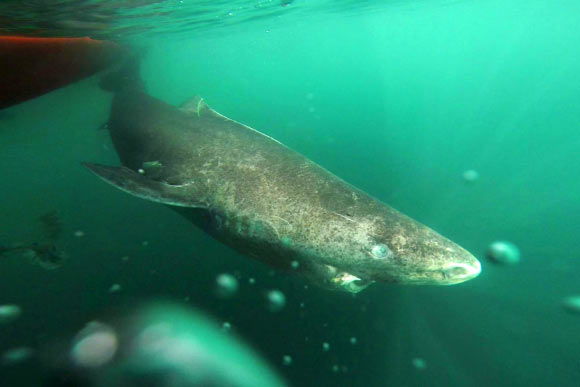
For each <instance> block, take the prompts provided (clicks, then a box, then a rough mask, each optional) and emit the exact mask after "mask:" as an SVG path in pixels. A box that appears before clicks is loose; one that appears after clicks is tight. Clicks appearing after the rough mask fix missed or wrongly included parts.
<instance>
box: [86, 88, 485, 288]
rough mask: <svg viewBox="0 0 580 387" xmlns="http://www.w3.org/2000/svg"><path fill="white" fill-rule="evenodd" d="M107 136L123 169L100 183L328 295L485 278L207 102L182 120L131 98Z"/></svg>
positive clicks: (471, 263)
mask: <svg viewBox="0 0 580 387" xmlns="http://www.w3.org/2000/svg"><path fill="white" fill-rule="evenodd" d="M108 127H109V130H110V133H111V137H112V139H113V142H114V145H115V148H116V150H117V152H118V154H119V157H120V159H121V162H122V164H123V167H104V166H100V165H96V164H86V165H87V166H88V167H89V168H90V169H91V170H92V171H93V172H94V173H96V174H97V175H99V176H100V177H101V178H103V179H104V180H106V181H107V182H109V183H111V184H113V185H115V186H117V187H118V188H120V189H122V190H125V191H127V192H129V193H131V194H134V195H136V196H140V197H143V198H146V199H149V200H154V201H158V202H161V203H164V204H168V205H171V206H174V207H176V208H175V209H177V210H178V211H179V212H180V213H181V214H182V215H184V216H186V217H187V218H189V219H190V220H192V221H193V222H194V223H196V224H198V225H199V226H201V227H203V228H204V229H205V230H206V231H208V232H209V233H210V234H212V235H213V236H214V237H215V238H216V239H218V240H220V241H222V242H223V243H225V244H227V245H229V246H231V247H233V248H234V249H236V250H238V251H240V252H242V253H244V254H246V255H249V256H251V257H254V258H257V259H259V260H262V261H265V262H267V263H269V264H271V265H274V266H277V267H290V266H291V263H292V262H293V261H296V262H297V263H298V269H297V270H298V271H300V272H302V274H304V275H306V276H307V277H309V278H310V279H311V280H313V281H314V282H316V283H318V284H319V285H322V286H324V287H330V288H334V289H341V290H346V291H351V292H357V291H360V290H361V289H363V288H364V287H366V286H367V285H368V284H370V283H372V282H374V281H380V282H400V283H418V284H452V283H458V282H463V281H465V280H468V279H470V278H473V277H475V276H476V275H477V274H478V273H479V271H480V265H479V262H478V261H477V260H476V259H475V258H474V257H473V256H472V255H471V254H469V253H468V252H467V251H466V250H464V249H462V248H461V247H460V246H458V245H456V244H455V243H453V242H451V241H450V240H448V239H446V238H444V237H442V236H441V235H439V234H437V233H436V232H434V231H433V230H431V229H429V228H428V227H426V226H424V225H422V224H420V223H418V222H416V221H414V220H412V219H410V218H409V217H407V216H405V215H403V214H401V213H400V212H398V211H396V210H394V209H392V208H391V207H389V206H387V205H386V204H384V203H382V202H380V201H378V200H376V199H374V198H373V197H371V196H369V195H368V194H366V193H364V192H362V191H361V190H359V189H357V188H355V187H353V186H352V185H350V184H348V183H346V182H345V181H343V180H342V179H340V178H338V177H337V176H335V175H333V174H332V173H330V172H329V171H327V170H325V169H323V168H322V167H320V166H318V165H317V164H315V163H314V162H312V161H310V160H309V159H307V158H306V157H304V156H302V155H300V154H299V153H297V152H294V151H292V150H291V149H289V148H287V147H285V146H284V145H282V144H281V143H279V142H278V141H276V140H274V139H273V138H271V137H269V136H266V135H264V134H262V133H260V132H258V131H256V130H254V129H252V128H249V127H247V126H245V125H242V124H240V123H238V122H235V121H233V120H230V119H228V118H226V117H224V116H222V115H220V114H219V113H217V112H215V111H213V110H212V109H210V108H209V107H208V106H207V105H206V104H205V103H204V102H203V100H202V99H201V98H193V99H192V100H190V101H188V102H186V104H184V105H183V106H182V107H181V108H176V107H173V106H171V105H168V104H166V103H165V102H163V101H160V100H158V99H155V98H153V97H151V96H149V95H148V94H146V93H145V92H143V91H142V90H141V89H139V88H126V89H125V90H122V91H119V92H117V93H116V95H115V97H114V100H113V106H112V112H111V117H110V121H109V125H108ZM294 267H296V264H294Z"/></svg>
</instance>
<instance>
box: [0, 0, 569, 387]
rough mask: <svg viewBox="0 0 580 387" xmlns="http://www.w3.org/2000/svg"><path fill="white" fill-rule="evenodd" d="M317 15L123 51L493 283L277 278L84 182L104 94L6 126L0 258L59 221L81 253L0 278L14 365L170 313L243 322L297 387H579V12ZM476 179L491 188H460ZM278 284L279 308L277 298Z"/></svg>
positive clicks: (16, 375)
mask: <svg viewBox="0 0 580 387" xmlns="http://www.w3.org/2000/svg"><path fill="white" fill-rule="evenodd" d="M111 3H112V2H111ZM242 3H243V2H242ZM312 4H313V5H316V6H317V7H316V12H314V11H312V12H311V13H309V10H310V9H309V8H308V6H309V4H308V3H307V2H299V1H295V2H294V3H292V4H289V5H288V6H286V7H280V6H277V7H272V8H268V11H267V12H266V11H264V12H262V11H261V12H259V13H258V14H257V15H256V16H255V20H254V17H253V16H252V15H251V14H248V13H246V14H245V15H246V16H245V17H244V19H243V20H240V22H239V23H230V24H227V25H225V26H224V25H223V24H224V23H218V24H219V26H215V28H216V30H214V29H213V28H214V26H205V25H203V24H201V25H202V26H204V27H203V28H202V27H200V26H199V25H198V26H197V27H196V28H192V29H191V30H188V29H185V28H181V26H182V25H183V24H178V26H179V28H177V27H176V28H175V31H174V32H175V34H172V29H171V27H167V24H166V22H165V21H164V24H163V27H162V28H161V29H162V30H163V33H157V34H155V33H147V34H146V35H140V33H139V31H137V32H136V33H133V34H131V35H126V36H123V35H122V34H121V33H119V35H120V38H121V39H122V40H127V41H130V42H131V43H133V44H136V45H138V46H140V47H143V48H144V49H145V51H146V55H145V58H144V61H143V68H142V72H143V78H144V80H145V83H146V85H147V88H148V91H149V92H150V93H151V94H152V95H153V96H155V97H158V98H160V99H162V100H165V101H167V102H169V103H171V104H174V105H178V104H180V103H182V102H183V101H185V100H186V99H188V98H189V97H191V96H193V95H196V94H199V95H202V96H203V97H204V98H205V100H206V101H207V103H208V104H209V105H210V106H211V107H213V108H214V109H215V110H217V111H218V112H220V113H222V114H224V115H226V116H228V117H231V118H233V119H235V120H237V121H240V122H243V123H245V124H247V125H249V126H252V127H254V128H256V129H259V130H261V131H262V132H264V133H266V134H268V135H270V136H272V137H274V138H276V139H278V140H280V141H281V142H282V143H284V144H285V145H287V146H289V147H291V148H292V149H294V150H296V151H298V152H300V153H302V154H304V155H306V156H307V157H309V158H311V159H312V160H314V161H315V162H317V163H319V164H321V165H322V166H324V167H325V168H327V169H329V170H330V171H331V172H333V173H335V174H337V175H339V176H340V177H342V178H344V179H345V180H347V181H348V182H350V183H352V184H354V185H355V186H357V187H359V188H361V189H363V190H365V191H366V192H368V193H370V194H372V195H373V196H375V197H377V198H379V199H380V200H382V201H384V202H386V203H388V204H389V205H391V206H393V207H394V208H396V209H398V210H400V211H402V212H404V213H405V214H407V215H409V216H411V217H412V218H414V219H416V220H418V221H420V222H422V223H424V224H426V225H428V226H430V227H431V228H433V229H435V230H437V231H438V232H440V233H441V234H443V235H445V236H447V237H449V238H450V239H452V240H453V241H455V242H457V243H458V244H460V245H461V246H463V247H465V248H466V249H467V250H469V251H471V252H472V253H473V254H474V255H476V256H477V257H478V258H479V259H480V260H481V261H482V264H483V270H482V274H481V275H480V276H479V277H478V278H476V279H474V280H472V281H469V282H467V283H464V284H460V285H456V286H451V287H403V286H396V285H384V284H375V285H373V286H371V287H369V288H368V289H367V290H365V291H364V292H362V293H359V294H357V295H356V296H351V295H348V294H341V293H333V292H329V291H326V290H323V289H318V288H317V287H315V286H312V285H309V286H308V288H307V289H305V288H304V286H305V285H307V283H306V282H304V281H303V280H302V279H301V278H298V277H294V276H290V275H286V274H283V273H272V272H271V271H270V269H269V268H267V267H265V266H263V265H261V264H259V263H256V262H254V261H252V260H250V259H248V258H247V257H244V256H241V255H239V254H236V253H234V252H233V251H232V250H230V249H229V248H227V247H225V246H223V245H221V244H219V243H218V242H216V241H214V240H212V239H211V238H210V237H209V236H207V235H206V234H204V233H203V232H202V231H200V230H198V229H196V228H194V227H193V226H192V225H191V224H189V223H188V222H187V221H186V220H184V219H182V218H181V217H179V216H177V215H176V214H175V213H174V212H172V211H170V210H168V209H167V208H165V207H163V206H161V205H158V204H155V203H151V202H147V201H144V200H138V199H136V198H134V197H131V196H129V195H126V194H124V193H122V192H121V191H118V190H114V189H113V188H111V187H110V186H108V185H106V184H103V183H102V182H101V181H100V180H99V179H97V178H95V177H94V176H92V175H91V174H90V173H88V172H87V171H86V170H85V169H84V168H82V167H81V165H80V162H81V161H93V162H101V163H104V164H116V163H118V161H117V158H116V156H115V153H114V150H113V147H112V145H111V144H110V140H109V139H108V133H107V131H106V130H99V127H100V126H101V125H102V124H103V123H104V122H106V121H107V117H108V110H109V107H110V106H109V104H110V100H111V95H110V94H107V93H105V92H103V91H101V90H100V89H99V88H98V87H97V82H98V77H94V78H91V79H88V80H85V81H82V82H79V83H77V84H74V85H72V86H69V87H67V88H63V89H60V90H57V91H55V92H53V93H50V94H48V95H45V96H43V97H41V98H38V99H35V100H32V101H28V102H26V103H24V104H21V105H18V106H16V107H13V108H10V109H7V110H4V111H2V112H0V151H1V154H2V159H1V160H2V163H0V176H2V178H3V179H2V183H0V198H2V201H1V204H0V216H1V219H2V221H1V224H0V245H7V244H10V243H16V242H21V241H31V240H36V238H38V233H39V231H38V226H37V221H36V218H37V217H38V216H40V215H42V214H44V213H47V212H50V211H53V210H56V211H57V212H58V214H59V217H60V219H61V222H62V227H63V230H64V232H63V237H62V239H61V240H60V241H59V247H60V248H62V249H63V250H64V251H65V252H66V254H67V260H66V261H65V262H64V264H63V265H62V267H61V268H59V269H57V270H53V271H46V270H44V269H42V268H39V267H38V266H35V265H30V264H28V263H27V262H25V261H24V260H20V259H15V258H14V257H9V258H6V259H3V260H2V261H1V262H0V304H8V303H10V304H17V305H19V306H21V307H22V309H23V314H22V316H21V317H20V318H19V319H18V320H17V321H16V322H13V323H11V324H6V325H0V351H3V350H5V349H8V348H12V347H17V346H22V345H26V346H30V347H33V348H36V349H39V351H40V350H41V349H42V348H44V347H47V346H49V347H50V346H51V345H52V344H53V343H54V342H59V341H61V340H65V341H66V340H70V337H72V335H74V333H75V332H76V331H78V330H79V329H80V328H81V327H82V326H83V325H84V324H85V323H86V322H87V321H90V320H93V319H96V318H99V316H101V315H102V313H105V312H107V311H109V310H111V309H121V308H124V307H125V306H127V305H133V304H135V303H137V302H140V301H143V300H146V299H150V298H158V297H164V298H168V299H172V300H176V301H180V300H181V301H184V302H187V303H188V304H190V305H195V306H197V307H199V308H201V309H202V310H205V311H207V312H208V313H210V314H211V315H213V316H215V317H216V318H217V319H218V320H219V321H228V322H230V323H231V325H232V327H233V329H234V330H235V331H236V332H237V333H238V334H239V335H240V336H242V337H243V338H245V339H246V341H247V342H249V343H251V344H252V345H253V346H254V348H256V349H257V350H258V351H259V352H260V353H262V354H263V355H264V356H265V358H266V359H267V360H268V361H269V362H270V363H271V364H272V365H273V366H274V367H275V368H277V369H278V371H279V372H280V373H281V374H282V375H283V376H284V377H285V378H286V380H287V381H288V382H289V384H290V385H292V386H416V385H417V386H418V385H432V386H450V385H456V386H486V385H500V386H504V385H505V386H524V385H525V386H543V385H558V386H576V385H578V382H579V380H580V360H579V359H580V316H579V315H574V314H570V313H566V312H565V310H564V309H563V308H562V305H561V302H562V299H563V298H565V297H567V296H570V295H573V294H580V266H579V265H580V262H579V259H580V239H579V238H578V230H579V229H580V179H579V176H580V157H579V155H580V152H579V149H580V46H579V45H578V42H579V41H580V28H579V26H578V15H579V14H580V13H579V12H580V3H577V2H573V1H558V2H548V1H533V2H523V1H515V2H511V3H510V4H509V5H508V4H506V3H505V2H500V1H479V2H475V1H464V2H437V1H421V2H405V3H403V2H393V3H382V4H381V6H380V7H370V6H369V4H368V3H367V2H363V5H361V6H360V7H357V4H356V3H355V2H344V3H341V4H338V5H335V6H334V7H332V6H330V5H329V4H328V3H325V2H320V3H312ZM252 5H254V4H253V3H252ZM341 5H342V6H341ZM165 6H166V7H168V9H173V12H174V14H175V15H177V16H179V18H180V20H187V15H188V14H187V13H186V12H185V11H182V12H183V13H179V12H180V11H179V10H178V9H175V8H171V7H172V4H166V5H165ZM245 6H247V9H249V8H248V7H249V5H248V4H245ZM199 7H200V8H199V9H200V10H202V8H201V7H202V5H199ZM292 7H295V8H296V9H291V8H292ZM217 8H219V12H217V11H216V12H217V14H219V15H223V12H222V10H225V9H226V8H227V6H226V5H224V4H220V7H217V6H216V9H217ZM250 8H251V7H250ZM254 8H255V7H254ZM288 8H290V11H289V12H288V13H287V14H286V13H282V11H278V10H279V9H283V10H286V9H288ZM188 12H191V8H188ZM271 13H272V14H271ZM177 16H176V17H177ZM160 17H161V16H160ZM232 17H233V16H232ZM146 20H147V23H148V25H150V24H151V23H154V22H155V20H156V19H155V17H154V16H149V18H147V19H146ZM161 20H166V19H161ZM124 23H127V22H124ZM134 23H136V22H134ZM192 23H193V22H192ZM125 26H127V24H125ZM117 27H118V25H117ZM218 27H219V29H218ZM11 31H14V30H11ZM59 34H62V30H59ZM94 35H96V36H97V37H98V34H97V33H96V32H95V34H94ZM470 169H474V170H476V171H477V172H478V173H479V179H478V180H477V181H475V182H472V183H466V182H465V181H464V180H463V179H462V173H463V172H464V171H466V170H470ZM79 230H81V231H83V233H84V236H82V237H77V236H75V235H74V234H75V232H77V231H79ZM498 239H499V240H508V241H511V242H513V243H515V244H516V245H517V246H518V247H519V248H520V250H521V255H522V259H521V262H520V263H519V264H518V265H515V266H499V265H494V264H493V263H491V262H490V261H489V260H487V259H486V258H485V250H486V248H487V246H488V245H489V244H490V243H491V242H493V241H495V240H498ZM144 241H147V243H146V244H144V243H143V242H144ZM125 256H128V257H129V259H128V260H123V259H122V257H125ZM223 272H228V273H235V274H236V275H237V276H239V278H240V289H239V291H238V293H237V294H236V296H235V297H233V298H232V299H228V300H222V299H219V298H217V297H216V296H215V295H214V291H213V289H214V281H215V277H216V275H218V274H219V273H223ZM250 277H252V278H255V281H256V283H255V284H254V285H250V284H249V283H248V279H249V278H250ZM115 283H118V284H121V286H122V291H120V292H118V293H113V294H111V293H109V292H108V289H109V288H110V286H111V285H113V284H115ZM273 288H276V289H280V290H281V291H283V292H284V294H285V295H286V299H287V304H286V307H285V308H284V309H283V310H282V311H281V312H279V313H271V312H269V311H268V309H267V308H266V306H265V303H264V297H263V294H264V292H265V291H266V290H268V289H273ZM351 337H356V344H352V343H351V342H350V338H351ZM323 342H328V343H329V344H330V350H329V351H323V349H322V343H323ZM285 355H290V356H291V357H292V359H293V360H292V364H291V365H289V366H285V365H283V360H282V359H283V356H285ZM43 356H48V355H43ZM43 356H38V357H37V358H33V359H32V360H30V361H29V362H25V363H22V364H19V365H16V366H11V367H8V366H4V367H2V368H0V385H2V386H4V385H6V386H20V385H22V386H35V385H39V380H40V379H41V378H42V375H43V373H44V372H45V371H44V367H43V364H44V358H43ZM416 358H420V359H423V360H424V362H425V367H424V369H421V367H414V366H413V359H416ZM335 366H338V370H337V369H336V367H335Z"/></svg>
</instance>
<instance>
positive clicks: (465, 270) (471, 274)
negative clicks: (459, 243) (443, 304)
mask: <svg viewBox="0 0 580 387" xmlns="http://www.w3.org/2000/svg"><path fill="white" fill-rule="evenodd" d="M479 273H481V263H479V261H478V260H477V259H475V258H473V260H472V261H470V262H468V263H453V264H450V265H449V266H447V267H445V268H444V269H443V270H442V274H443V281H442V283H443V284H447V285H453V284H458V283H461V282H465V281H468V280H470V279H473V278H475V277H477V276H478V275H479Z"/></svg>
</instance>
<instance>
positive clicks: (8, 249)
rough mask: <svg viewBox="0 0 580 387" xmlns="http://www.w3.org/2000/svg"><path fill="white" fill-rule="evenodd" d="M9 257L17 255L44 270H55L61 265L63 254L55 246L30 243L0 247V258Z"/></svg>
mask: <svg viewBox="0 0 580 387" xmlns="http://www.w3.org/2000/svg"><path fill="white" fill-rule="evenodd" d="M9 255H19V256H21V257H25V258H27V259H30V260H31V261H32V262H33V263H36V264H38V265H40V266H41V267H43V268H45V269H49V270H52V269H56V268H58V267H60V266H61V265H62V262H63V261H64V259H65V254H64V252H63V251H60V250H58V249H57V248H56V245H54V244H52V243H49V244H38V243H32V244H30V245H16V246H0V258H1V257H7V256H9Z"/></svg>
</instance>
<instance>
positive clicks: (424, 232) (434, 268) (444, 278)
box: [331, 208, 481, 291]
mask: <svg viewBox="0 0 580 387" xmlns="http://www.w3.org/2000/svg"><path fill="white" fill-rule="evenodd" d="M387 212H388V213H387V214H386V215H387V216H370V217H369V216H367V217H364V218H362V219H361V218H359V219H347V220H348V221H349V222H350V223H344V222H341V221H340V223H342V225H343V226H344V227H345V231H346V230H348V231H346V232H344V233H343V234H342V235H341V236H340V238H339V239H338V240H339V242H337V244H338V245H340V248H339V249H333V250H334V252H335V254H336V255H335V261H334V262H336V263H335V264H336V267H338V268H340V269H341V270H342V271H344V272H347V273H349V274H351V276H350V277H347V276H342V277H340V278H337V280H336V281H338V282H340V284H339V285H341V286H342V287H343V288H344V290H347V291H352V290H350V289H352V288H353V287H354V288H356V285H357V284H358V285H360V286H363V285H366V284H369V283H372V281H376V282H390V283H401V284H418V285H452V284H458V283H461V282H465V281H468V280H470V279H472V278H475V277H476V276H477V275H478V274H479V273H480V271H481V264H480V263H479V261H478V260H477V259H476V258H475V257H474V256H473V255H471V254H470V253H469V252H468V251H467V250H465V249H463V248H462V247H460V246H458V245H457V244H455V243H453V242H451V241H450V240H449V239H447V238H445V237H443V236H441V235H440V234H438V233H436V232H435V231H433V230H431V229H430V228H428V227H426V226H424V225H422V224H420V223H418V222H416V221H414V220H413V219H411V218H409V217H407V216H405V215H403V214H401V213H399V212H397V211H395V210H392V209H390V208H388V211H387ZM331 243H332V242H331ZM339 251H340V252H339ZM347 279H348V280H347Z"/></svg>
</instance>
